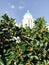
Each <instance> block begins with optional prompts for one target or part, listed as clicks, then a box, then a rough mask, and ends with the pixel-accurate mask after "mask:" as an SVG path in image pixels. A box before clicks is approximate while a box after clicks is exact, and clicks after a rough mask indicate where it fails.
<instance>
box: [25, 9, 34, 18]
mask: <svg viewBox="0 0 49 65" xmlns="http://www.w3.org/2000/svg"><path fill="white" fill-rule="evenodd" d="M32 18H33V17H32V15H31V13H30V12H29V10H27V12H26V14H25V15H24V19H32Z"/></svg>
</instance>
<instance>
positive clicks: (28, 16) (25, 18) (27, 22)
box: [22, 10, 35, 28]
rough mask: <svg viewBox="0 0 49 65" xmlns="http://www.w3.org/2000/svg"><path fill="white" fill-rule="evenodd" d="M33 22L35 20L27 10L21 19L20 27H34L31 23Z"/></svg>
mask: <svg viewBox="0 0 49 65" xmlns="http://www.w3.org/2000/svg"><path fill="white" fill-rule="evenodd" d="M34 20H35V18H33V16H32V15H31V13H30V12H29V10H27V12H26V14H25V15H24V16H23V19H22V26H23V27H24V28H25V27H26V26H29V27H30V28H32V27H33V26H34V23H33V22H34Z"/></svg>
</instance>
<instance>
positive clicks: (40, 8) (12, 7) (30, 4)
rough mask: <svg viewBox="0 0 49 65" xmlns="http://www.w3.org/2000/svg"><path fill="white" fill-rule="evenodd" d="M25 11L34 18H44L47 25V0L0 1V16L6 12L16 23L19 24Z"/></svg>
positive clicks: (48, 7) (48, 1)
mask: <svg viewBox="0 0 49 65" xmlns="http://www.w3.org/2000/svg"><path fill="white" fill-rule="evenodd" d="M27 10H29V11H30V13H31V14H32V16H33V17H34V18H38V17H41V16H44V17H45V20H46V21H47V23H49V0H0V16H1V15H2V14H3V13H5V12H6V13H7V14H8V15H9V16H10V17H14V18H15V19H16V21H17V22H18V23H21V20H22V19H23V16H24V14H25V13H26V11H27Z"/></svg>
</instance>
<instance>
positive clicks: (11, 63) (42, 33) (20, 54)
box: [0, 14, 49, 65]
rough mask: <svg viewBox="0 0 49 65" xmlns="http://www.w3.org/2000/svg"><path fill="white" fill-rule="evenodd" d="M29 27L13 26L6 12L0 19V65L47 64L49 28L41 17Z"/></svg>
mask: <svg viewBox="0 0 49 65" xmlns="http://www.w3.org/2000/svg"><path fill="white" fill-rule="evenodd" d="M34 23H35V26H34V27H33V28H32V29H30V28H29V27H26V29H24V28H23V27H21V28H19V27H17V26H15V21H14V19H13V18H9V17H8V15H7V14H4V15H2V20H0V65H49V30H48V29H47V28H46V22H45V20H44V18H43V17H40V18H38V19H37V20H36V21H35V22H34Z"/></svg>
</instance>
